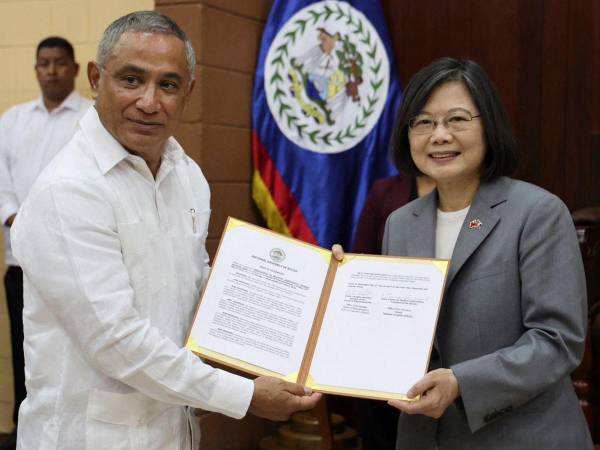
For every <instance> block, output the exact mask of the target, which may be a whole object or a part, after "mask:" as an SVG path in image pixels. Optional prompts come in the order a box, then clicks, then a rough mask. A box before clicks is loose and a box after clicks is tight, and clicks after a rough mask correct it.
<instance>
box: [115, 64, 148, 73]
mask: <svg viewBox="0 0 600 450" xmlns="http://www.w3.org/2000/svg"><path fill="white" fill-rule="evenodd" d="M124 73H135V74H139V75H143V74H145V73H146V70H144V69H142V68H141V67H138V66H134V65H133V64H125V65H124V66H123V67H121V68H120V69H119V70H117V71H116V72H115V74H116V75H122V74H124Z"/></svg>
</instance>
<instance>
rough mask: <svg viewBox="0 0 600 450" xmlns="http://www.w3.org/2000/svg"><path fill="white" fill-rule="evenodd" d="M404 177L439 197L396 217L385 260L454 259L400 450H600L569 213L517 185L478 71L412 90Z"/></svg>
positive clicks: (495, 107) (405, 412)
mask: <svg viewBox="0 0 600 450" xmlns="http://www.w3.org/2000/svg"><path fill="white" fill-rule="evenodd" d="M393 152H394V157H395V161H396V164H397V165H398V167H399V169H400V170H401V171H402V172H403V173H405V174H408V175H412V176H417V175H421V174H425V175H428V176H430V177H431V178H432V179H433V180H435V182H436V184H437V189H436V190H435V191H434V192H433V193H432V194H430V195H428V196H426V197H422V198H419V199H416V200H414V201H413V202H411V203H409V204H408V205H406V206H404V207H402V208H400V209H399V210H397V211H395V212H394V213H392V215H390V217H389V218H388V221H387V224H386V230H385V235H384V239H383V253H384V254H389V255H403V256H404V255H408V256H421V257H440V258H449V259H450V258H451V264H450V272H449V276H448V281H447V285H446V292H445V297H444V302H443V306H442V310H441V314H440V318H439V323H438V329H437V335H436V339H435V344H434V351H433V356H432V361H431V366H430V371H429V372H428V373H427V374H426V375H425V376H424V377H423V378H422V379H421V380H420V381H419V382H417V383H416V384H415V385H414V387H413V388H412V389H411V391H410V392H409V397H414V396H417V395H421V397H420V399H418V400H416V401H413V402H406V401H396V400H393V401H390V402H389V403H390V404H391V405H392V406H394V407H396V408H398V409H399V410H400V411H401V412H402V414H400V419H399V425H398V441H397V445H396V448H397V450H434V449H438V450H470V449H473V450H475V449H477V450H492V449H506V450H509V449H510V450H535V449H539V450H549V449H557V450H559V449H560V450H585V449H592V448H593V447H592V443H591V439H590V436H589V431H588V429H587V426H586V423H585V420H584V417H583V414H582V411H581V408H580V406H579V403H578V401H577V398H576V396H575V393H574V390H573V386H572V384H571V380H570V377H569V373H570V372H571V371H572V370H573V369H574V368H575V367H576V366H577V365H578V364H579V362H580V360H581V357H582V354H583V346H584V337H585V324H586V293H585V280H584V272H583V266H582V262H581V256H580V252H579V248H578V244H577V239H576V234H575V229H574V226H573V222H572V220H571V216H570V214H569V211H568V210H567V208H566V207H565V205H564V204H563V202H562V201H561V200H560V199H559V198H558V197H556V196H555V195H553V194H551V193H549V192H547V191H545V190H543V189H541V188H539V187H536V186H534V185H531V184H528V183H525V182H522V181H516V180H512V179H510V178H507V176H509V175H510V174H511V173H513V171H514V169H515V167H516V162H517V154H516V153H517V152H516V144H515V140H514V138H513V134H512V131H511V129H510V126H509V124H508V120H507V118H506V114H505V112H504V108H503V106H502V104H501V102H500V99H499V97H498V94H497V93H496V90H495V88H494V86H493V84H492V82H491V81H490V80H489V78H488V77H487V75H486V74H485V72H484V71H483V70H482V69H481V67H480V66H479V65H477V64H476V63H475V62H473V61H468V60H467V61H459V60H455V59H450V58H443V59H439V60H436V61H434V62H433V63H432V64H430V65H429V66H427V67H425V68H424V69H422V70H421V71H420V72H419V73H417V74H416V75H415V76H414V77H413V78H412V80H411V81H410V83H409V85H408V86H407V89H406V92H405V96H404V100H403V104H402V107H401V110H400V112H399V116H398V121H397V124H396V130H395V136H394V141H393Z"/></svg>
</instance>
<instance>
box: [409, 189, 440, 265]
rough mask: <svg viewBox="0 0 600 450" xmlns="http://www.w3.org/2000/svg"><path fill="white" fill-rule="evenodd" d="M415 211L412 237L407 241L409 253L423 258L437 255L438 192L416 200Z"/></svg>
mask: <svg viewBox="0 0 600 450" xmlns="http://www.w3.org/2000/svg"><path fill="white" fill-rule="evenodd" d="M416 201H417V202H418V203H417V204H416V205H415V206H416V207H415V209H414V211H413V218H414V220H413V221H412V227H413V232H412V233H411V239H409V240H408V242H407V243H406V249H407V250H408V251H407V253H406V254H407V255H410V256H416V257H421V258H433V257H434V256H435V222H436V217H437V215H436V213H437V192H436V191H435V189H434V191H433V192H432V193H430V194H429V195H426V196H425V197H422V198H420V199H418V200H416Z"/></svg>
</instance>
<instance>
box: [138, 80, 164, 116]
mask: <svg viewBox="0 0 600 450" xmlns="http://www.w3.org/2000/svg"><path fill="white" fill-rule="evenodd" d="M159 95H160V92H159V90H158V89H157V88H156V87H155V86H153V85H151V84H148V85H146V86H145V87H144V88H143V90H142V92H141V93H140V96H139V98H138V100H137V103H136V105H137V107H138V108H139V109H140V110H142V111H143V112H145V113H146V114H152V113H155V112H157V111H158V109H159V108H160V101H159Z"/></svg>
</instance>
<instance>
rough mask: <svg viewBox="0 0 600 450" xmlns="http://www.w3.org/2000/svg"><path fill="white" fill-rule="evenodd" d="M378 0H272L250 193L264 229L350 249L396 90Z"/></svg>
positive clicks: (385, 159) (387, 170)
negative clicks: (257, 208)
mask: <svg viewBox="0 0 600 450" xmlns="http://www.w3.org/2000/svg"><path fill="white" fill-rule="evenodd" d="M396 73H397V72H396V67H395V64H394V57H393V52H392V47H391V44H390V39H389V36H388V32H387V27H386V24H385V20H384V16H383V11H382V9H381V5H380V4H379V1H377V0H353V1H331V0H329V1H318V2H315V1H309V0H294V1H290V0H275V1H274V2H273V6H272V9H271V12H270V14H269V18H268V21H267V24H266V26H265V29H264V32H263V37H262V45H261V49H260V54H259V59H258V65H257V69H256V78H255V82H254V91H253V106H252V127H253V133H252V156H253V162H254V174H253V179H252V195H253V198H254V200H255V202H256V204H257V205H258V207H259V209H260V210H261V212H262V214H263V216H264V217H265V220H266V221H267V224H268V226H269V227H270V228H271V229H273V230H276V231H279V232H281V233H284V234H286V235H288V236H293V237H296V238H299V239H302V240H304V241H306V242H310V243H313V244H317V245H320V246H322V247H330V246H331V245H332V244H334V243H340V244H342V245H344V247H345V248H350V247H351V243H352V239H353V233H354V229H355V226H356V223H357V221H358V217H359V215H360V213H361V211H362V208H363V204H364V201H365V197H366V195H367V193H368V190H369V188H370V186H371V183H372V182H373V181H374V180H375V179H377V178H381V177H384V176H388V175H392V174H394V173H396V170H395V168H394V166H393V165H392V164H391V162H390V158H389V155H388V153H389V152H388V148H389V139H390V136H391V131H392V128H393V125H394V119H395V115H396V111H397V109H398V106H399V104H400V101H401V95H402V94H401V92H400V87H399V85H398V80H397V76H396Z"/></svg>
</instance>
